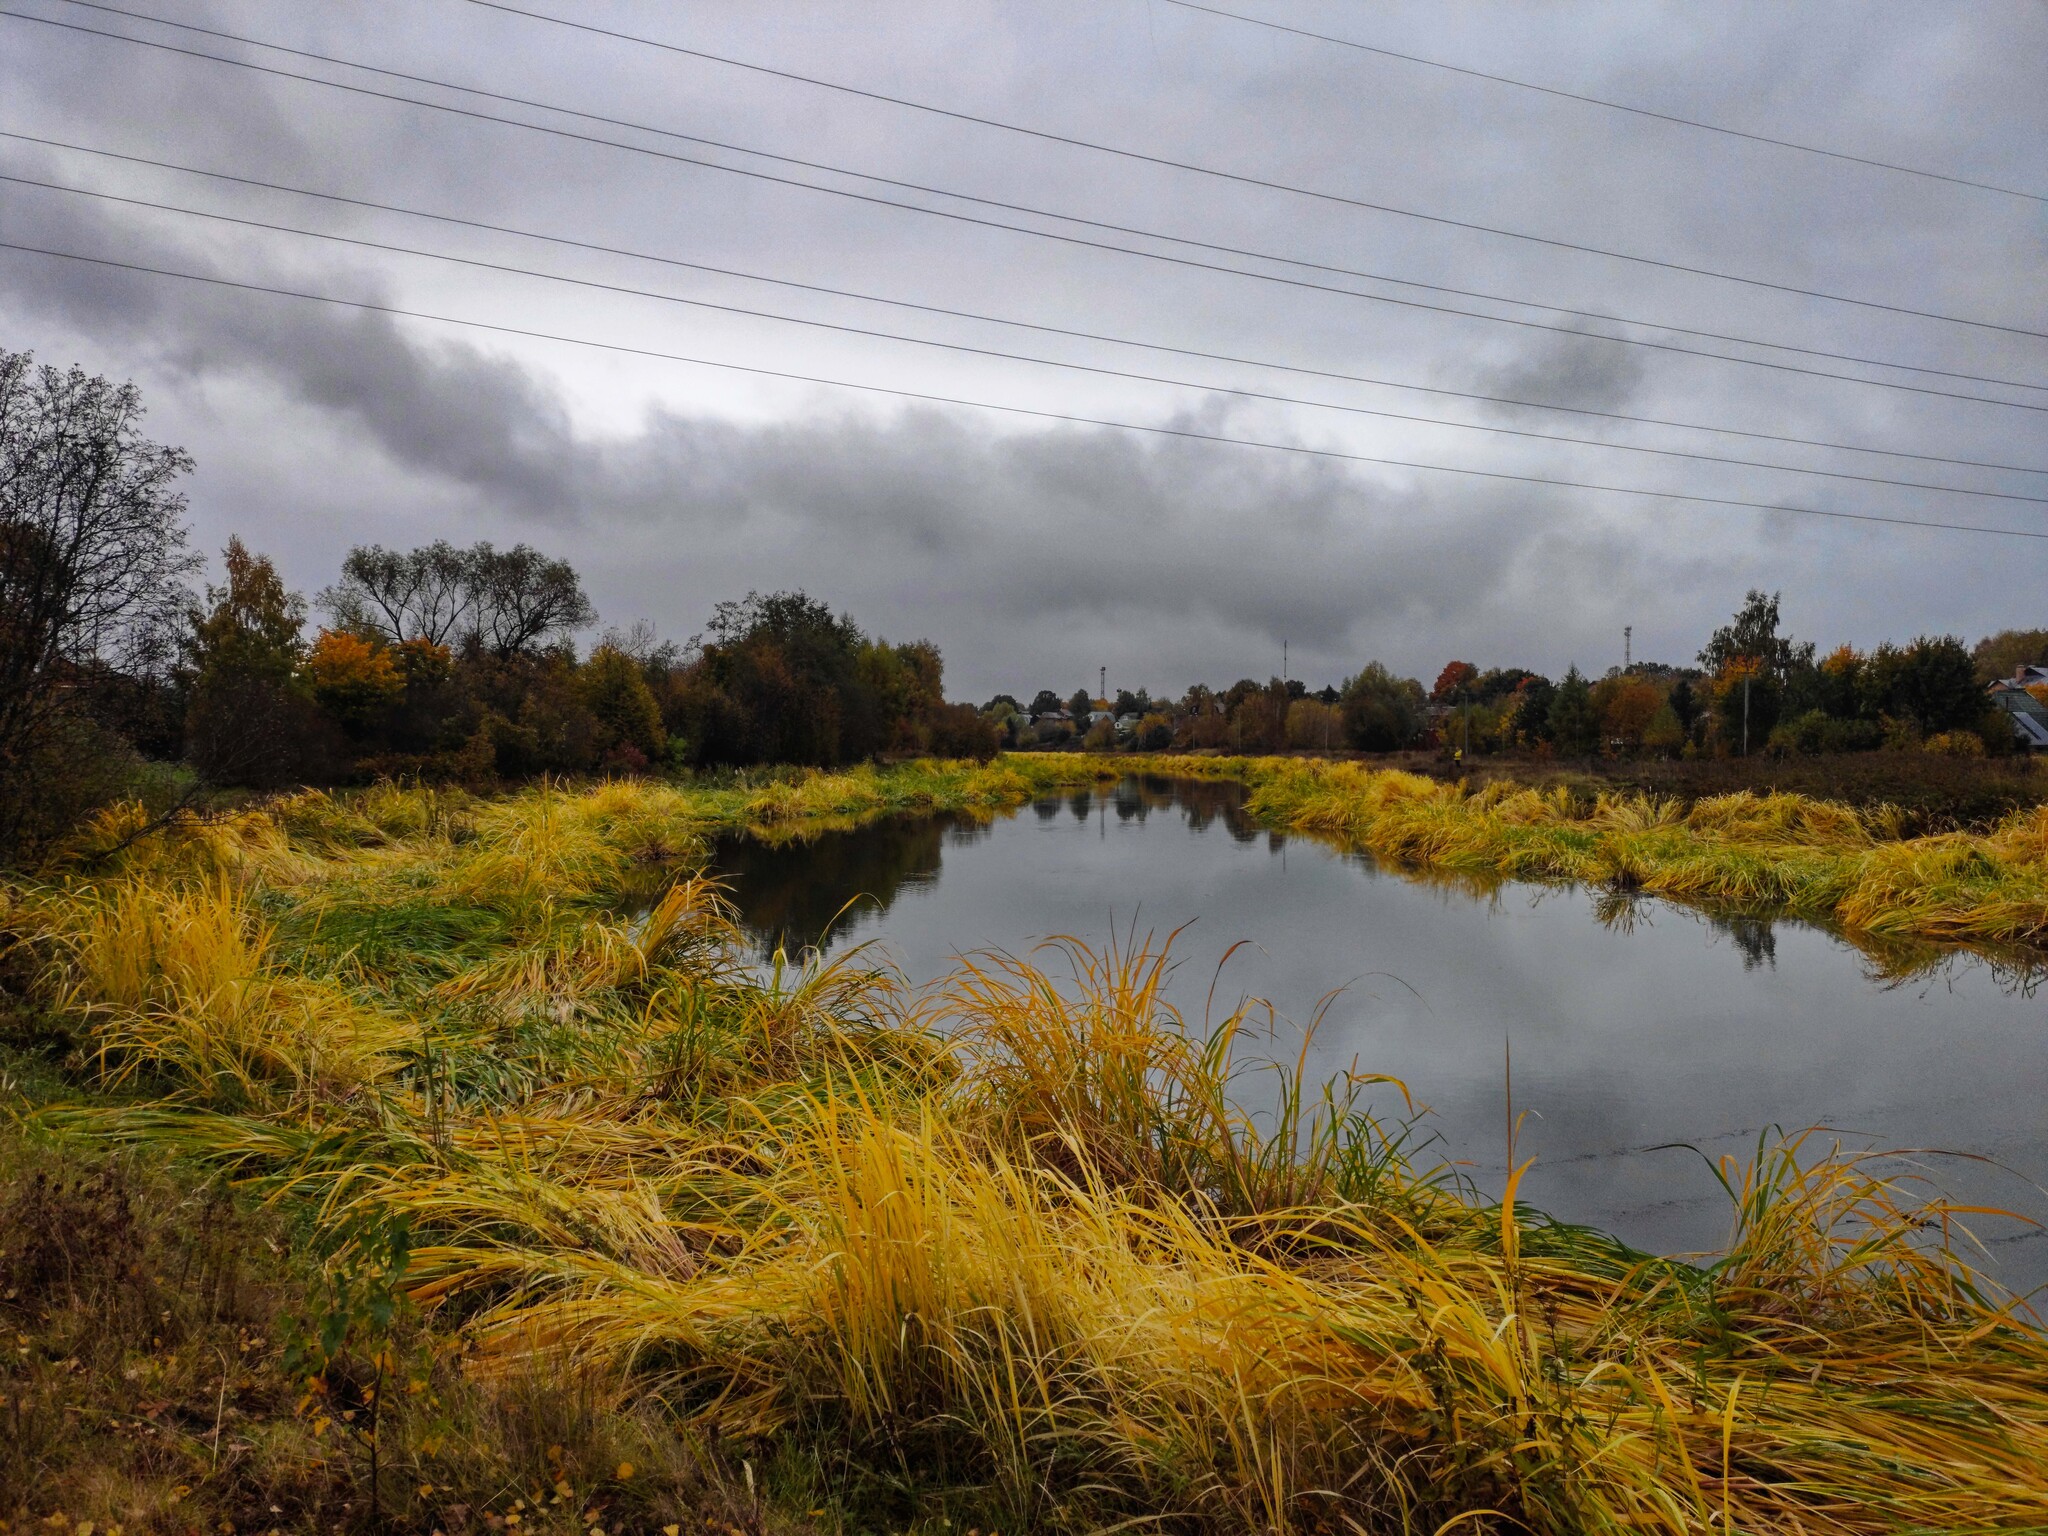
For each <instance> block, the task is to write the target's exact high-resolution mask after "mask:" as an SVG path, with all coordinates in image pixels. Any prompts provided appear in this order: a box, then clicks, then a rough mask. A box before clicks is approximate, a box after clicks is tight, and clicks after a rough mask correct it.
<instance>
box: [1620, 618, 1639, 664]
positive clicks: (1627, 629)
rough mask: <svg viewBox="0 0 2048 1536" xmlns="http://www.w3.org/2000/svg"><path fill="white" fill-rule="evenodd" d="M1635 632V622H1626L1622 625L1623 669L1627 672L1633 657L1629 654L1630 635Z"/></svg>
mask: <svg viewBox="0 0 2048 1536" xmlns="http://www.w3.org/2000/svg"><path fill="white" fill-rule="evenodd" d="M1635 632H1636V627H1635V625H1633V624H1624V625H1622V626H1621V670H1622V671H1624V672H1626V671H1627V670H1628V669H1629V667H1630V665H1631V664H1632V660H1633V658H1631V657H1630V655H1629V642H1630V637H1631V636H1633V635H1634V634H1635Z"/></svg>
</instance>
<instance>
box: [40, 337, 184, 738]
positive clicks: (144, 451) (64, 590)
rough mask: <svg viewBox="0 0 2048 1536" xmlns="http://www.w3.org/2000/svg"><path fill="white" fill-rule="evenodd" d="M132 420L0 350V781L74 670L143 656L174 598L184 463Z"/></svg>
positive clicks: (76, 381) (93, 391) (130, 410)
mask: <svg viewBox="0 0 2048 1536" xmlns="http://www.w3.org/2000/svg"><path fill="white" fill-rule="evenodd" d="M141 419H142V400H141V395H140V393H139V392H138V391H137V390H136V388H135V386H134V385H133V384H119V385H117V384H114V383H112V382H110V381H109V380H107V379H104V378H98V377H92V376H88V375H87V374H86V373H85V371H84V370H83V369H80V368H75V367H74V368H72V369H71V370H70V371H69V372H65V373H60V372H58V371H57V370H56V369H54V368H50V367H37V366H36V364H35V361H34V359H33V358H32V357H31V356H30V355H29V354H27V353H25V352H5V351H0V777H5V776H9V775H11V774H12V773H14V772H16V771H18V770H19V768H20V767H21V765H22V762H23V759H24V757H25V755H26V754H27V753H28V752H29V751H30V750H32V749H33V747H34V746H35V745H36V743H37V742H38V740H39V739H40V736H41V734H42V733H43V731H44V730H45V729H46V728H47V727H48V726H49V724H50V722H51V721H52V720H53V719H54V718H55V717H56V716H57V715H58V714H59V713H60V712H61V711H62V710H63V708H64V705H65V702H66V699H67V696H68V694H69V692H70V690H71V688H72V686H73V685H74V683H75V681H76V680H77V678H78V677H79V676H80V674H81V672H82V671H84V670H85V669H87V668H90V667H93V666H95V665H99V666H113V667H120V666H123V665H126V664H129V663H131V662H134V661H137V660H139V659H142V658H144V657H145V655H146V653H147V652H148V651H149V650H150V649H151V647H152V643H153V642H154V641H155V640H157V639H159V638H160V636H161V633H162V631H161V626H162V624H163V623H165V622H166V621H167V620H169V619H170V618H171V617H172V616H173V615H174V614H175V613H176V610H177V607H178V603H179V600H180V599H181V598H182V596H183V591H182V587H181V582H180V578H182V577H183V576H184V575H185V574H186V573H187V572H188V571H189V570H191V569H192V567H193V565H194V563H195V562H194V561H193V560H192V559H191V557H189V556H188V555H187V554H186V551H185V526H184V521H183V518H184V512H185V498H184V496H183V495H182V494H181V493H180V492H179V491H178V490H177V489H176V488H175V487H176V483H177V481H178V478H179V477H180V476H181V475H184V474H186V473H188V472H189V471H190V470H191V468H192V460H191V457H190V456H189V455H188V454H186V453H185V452H184V450H183V449H180V448H170V447H165V446H164V445H163V444H160V443H153V442H150V441H149V440H147V439H146V438H144V437H143V436H142V433H141V430H140V422H141Z"/></svg>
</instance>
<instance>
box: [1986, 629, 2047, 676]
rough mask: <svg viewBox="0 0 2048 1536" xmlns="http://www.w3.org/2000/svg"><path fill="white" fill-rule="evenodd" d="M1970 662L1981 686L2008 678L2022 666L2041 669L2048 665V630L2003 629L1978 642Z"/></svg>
mask: <svg viewBox="0 0 2048 1536" xmlns="http://www.w3.org/2000/svg"><path fill="white" fill-rule="evenodd" d="M1970 660H1971V661H1972V662H1974V663H1975V664H1976V668H1977V681H1978V682H1980V683H1995V682H1997V681H1999V680H2000V679H2001V678H2009V677H2011V676H2012V675H2013V674H2014V673H2015V672H2017V671H2018V670H2019V669H2020V668H2021V667H2037V666H2040V665H2042V664H2043V663H2044V662H2048V629H2001V630H2000V631H1999V632H1998V633H1997V634H1995V635H1986V636H1985V637H1984V638H1983V639H1982V640H1979V641H1978V642H1977V643H1976V645H1975V646H1973V647H1972V648H1971V650H1970Z"/></svg>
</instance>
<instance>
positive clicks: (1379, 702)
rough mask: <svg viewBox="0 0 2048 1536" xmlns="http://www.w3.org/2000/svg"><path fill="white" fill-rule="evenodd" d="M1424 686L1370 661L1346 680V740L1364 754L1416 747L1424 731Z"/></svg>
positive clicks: (1341, 705)
mask: <svg viewBox="0 0 2048 1536" xmlns="http://www.w3.org/2000/svg"><path fill="white" fill-rule="evenodd" d="M1423 703H1424V699H1423V693H1422V684H1420V683H1418V682H1416V681H1415V680H1414V679H1413V678H1408V677H1396V676H1395V675H1394V674H1393V673H1392V672H1390V671H1388V670H1387V669H1386V668H1385V667H1384V666H1382V665H1381V664H1380V663H1379V662H1377V661H1369V662H1367V663H1366V664H1365V666H1364V667H1362V668H1360V669H1359V672H1358V674H1357V675H1356V676H1355V677H1349V678H1346V679H1345V680H1344V687H1343V689H1342V690H1341V692H1340V695H1339V699H1338V704H1337V708H1338V712H1339V714H1340V715H1341V716H1342V718H1343V723H1344V740H1345V742H1346V744H1347V745H1349V746H1352V747H1355V748H1357V749H1358V750H1359V751H1361V752H1393V751H1398V750H1399V749H1400V748H1402V747H1406V746H1409V745H1410V744H1412V743H1413V742H1414V740H1415V738H1416V736H1417V735H1419V734H1420V733H1421V730H1422V719H1423V713H1422V711H1423Z"/></svg>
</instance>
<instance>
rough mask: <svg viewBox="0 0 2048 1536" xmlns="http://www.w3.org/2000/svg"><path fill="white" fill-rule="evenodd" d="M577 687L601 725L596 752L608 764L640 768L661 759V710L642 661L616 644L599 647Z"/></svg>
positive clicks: (587, 662) (586, 706) (582, 671)
mask: <svg viewBox="0 0 2048 1536" xmlns="http://www.w3.org/2000/svg"><path fill="white" fill-rule="evenodd" d="M577 683H578V685H579V687H580V688H581V690H582V693H583V704H584V707H585V708H587V709H588V710H589V711H590V713H591V715H592V717H593V718H595V719H596V721H597V727H598V737H597V744H596V745H597V750H598V752H599V754H601V756H602V757H603V759H604V760H605V761H606V762H608V763H610V764H612V765H613V766H614V767H620V768H632V769H639V768H645V767H646V766H647V765H648V764H649V763H652V762H656V761H658V760H659V759H660V758H661V756H662V753H663V751H664V748H665V741H664V738H663V735H662V729H661V707H660V706H659V705H658V704H656V703H655V702H654V694H653V693H652V691H650V690H649V688H648V686H647V678H646V675H645V672H644V670H643V669H642V668H641V666H640V664H639V662H637V661H635V660H634V659H633V658H632V657H631V656H629V655H627V654H626V652H625V651H623V650H621V649H619V647H617V646H615V645H600V646H599V647H598V648H597V649H596V650H595V651H593V652H591V654H590V659H589V660H588V661H586V662H585V663H584V664H583V666H582V668H581V669H580V670H579V671H578V673H577Z"/></svg>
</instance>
